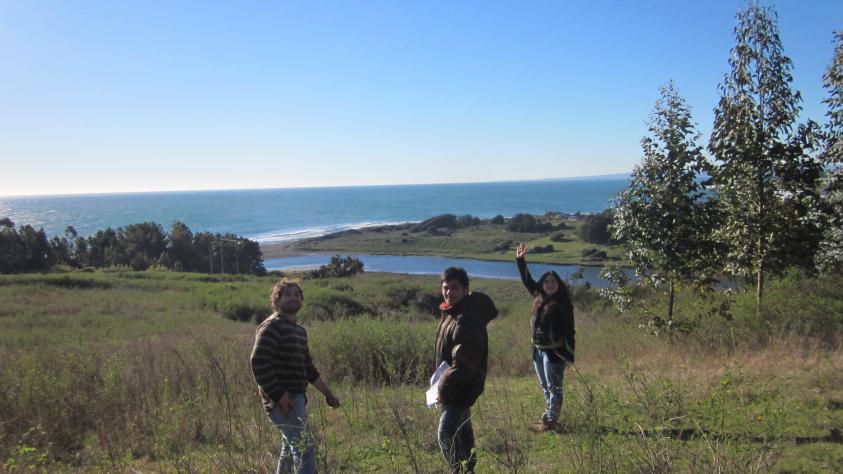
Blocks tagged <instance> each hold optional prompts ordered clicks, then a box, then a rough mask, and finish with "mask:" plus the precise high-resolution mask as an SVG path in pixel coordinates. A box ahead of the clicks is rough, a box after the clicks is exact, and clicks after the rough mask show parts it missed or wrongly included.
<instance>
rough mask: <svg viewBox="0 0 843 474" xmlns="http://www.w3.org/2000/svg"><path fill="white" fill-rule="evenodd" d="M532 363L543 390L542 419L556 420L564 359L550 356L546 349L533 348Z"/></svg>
mask: <svg viewBox="0 0 843 474" xmlns="http://www.w3.org/2000/svg"><path fill="white" fill-rule="evenodd" d="M533 365H534V366H535V368H536V375H538V376H539V384H540V385H541V387H542V391H543V392H544V401H545V405H546V406H545V411H544V415H543V416H542V421H556V420H557V419H558V418H559V411H560V410H561V408H562V382H563V381H564V379H565V360H563V359H557V358H552V356H551V354H550V353H549V352H548V351H543V350H539V349H534V350H533Z"/></svg>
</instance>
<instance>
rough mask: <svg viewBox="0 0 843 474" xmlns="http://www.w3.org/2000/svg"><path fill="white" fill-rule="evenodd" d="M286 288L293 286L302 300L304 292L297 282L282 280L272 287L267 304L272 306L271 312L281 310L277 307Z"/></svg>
mask: <svg viewBox="0 0 843 474" xmlns="http://www.w3.org/2000/svg"><path fill="white" fill-rule="evenodd" d="M288 286H295V287H296V288H298V289H299V294H300V295H301V299H302V300H304V292H303V291H302V289H301V285H299V282H297V281H295V280H288V279H286V278H284V279H283V280H280V281H279V282H278V283H276V284H275V286H273V287H272V293H271V294H270V296H269V302H270V304H271V305H272V311H275V312H278V311H281V308H280V307H279V306H278V305H279V304H280V303H281V294H282V293H284V289H285V288H287V287H288Z"/></svg>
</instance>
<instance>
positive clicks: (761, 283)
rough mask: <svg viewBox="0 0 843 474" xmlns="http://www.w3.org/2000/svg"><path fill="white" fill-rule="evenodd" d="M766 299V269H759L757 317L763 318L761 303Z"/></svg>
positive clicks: (756, 299)
mask: <svg viewBox="0 0 843 474" xmlns="http://www.w3.org/2000/svg"><path fill="white" fill-rule="evenodd" d="M763 301H764V270H763V268H759V269H758V280H757V281H756V283H755V317H756V318H759V319H760V318H761V303H762V302H763Z"/></svg>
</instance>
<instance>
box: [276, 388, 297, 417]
mask: <svg viewBox="0 0 843 474" xmlns="http://www.w3.org/2000/svg"><path fill="white" fill-rule="evenodd" d="M275 406H277V407H278V409H279V410H281V413H282V414H283V415H284V416H287V413H290V408H293V402H292V400H290V396H289V395H288V394H287V392H284V395H281V398H279V399H278V401H277V402H275Z"/></svg>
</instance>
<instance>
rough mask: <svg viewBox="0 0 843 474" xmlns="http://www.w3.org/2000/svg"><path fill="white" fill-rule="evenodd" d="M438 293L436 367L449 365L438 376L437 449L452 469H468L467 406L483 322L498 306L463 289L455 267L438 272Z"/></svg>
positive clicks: (484, 347)
mask: <svg viewBox="0 0 843 474" xmlns="http://www.w3.org/2000/svg"><path fill="white" fill-rule="evenodd" d="M442 296H443V298H444V299H445V302H444V303H442V304H441V305H440V307H439V308H440V309H441V310H442V319H441V320H440V321H439V328H438V329H437V330H436V365H437V367H438V366H439V365H440V364H441V363H442V362H446V363H447V364H448V366H449V367H448V369H447V370H446V371H445V372H444V373H443V374H442V377H441V378H440V379H439V403H440V404H441V406H442V417H441V418H440V419H439V447H440V448H441V449H442V454H444V456H445V459H446V460H447V462H448V464H449V465H450V467H451V470H452V472H461V471H464V472H474V465H475V464H476V463H477V458H476V456H475V454H474V452H473V449H474V431H473V430H472V427H471V406H472V405H474V402H475V401H476V400H477V398H478V397H479V396H480V394H481V393H483V386H484V384H485V382H486V366H487V362H488V358H489V338H488V335H487V333H486V324H488V322H489V321H491V320H492V319H494V318H495V317H496V316H497V315H498V310H497V308H495V304H494V303H493V302H492V300H491V299H490V298H489V297H488V296H486V295H484V294H482V293H476V292H475V293H469V291H468V274H466V272H465V270H463V269H462V268H460V267H449V268H447V269H445V271H444V272H443V273H442Z"/></svg>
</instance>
